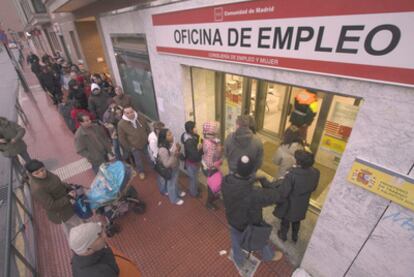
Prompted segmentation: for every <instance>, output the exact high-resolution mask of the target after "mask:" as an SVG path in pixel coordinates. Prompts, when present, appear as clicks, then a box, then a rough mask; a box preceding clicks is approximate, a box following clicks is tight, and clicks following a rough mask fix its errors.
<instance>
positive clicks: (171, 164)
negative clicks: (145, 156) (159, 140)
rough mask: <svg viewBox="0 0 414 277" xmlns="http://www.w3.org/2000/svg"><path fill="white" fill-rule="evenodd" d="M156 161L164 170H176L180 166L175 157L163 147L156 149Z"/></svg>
mask: <svg viewBox="0 0 414 277" xmlns="http://www.w3.org/2000/svg"><path fill="white" fill-rule="evenodd" d="M158 159H159V160H160V161H161V163H162V164H163V165H164V166H165V167H166V168H172V169H176V168H178V166H179V165H180V162H179V160H178V157H177V155H175V154H174V153H173V152H172V151H169V150H168V149H167V148H165V147H160V148H158Z"/></svg>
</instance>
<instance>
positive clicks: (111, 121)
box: [103, 99, 122, 161]
mask: <svg viewBox="0 0 414 277" xmlns="http://www.w3.org/2000/svg"><path fill="white" fill-rule="evenodd" d="M109 102H110V104H109V106H108V109H107V110H106V111H105V113H104V115H103V122H104V126H105V128H106V129H107V130H108V132H109V135H110V136H111V139H112V146H113V148H114V152H115V157H116V159H117V160H119V161H120V160H122V154H121V146H120V145H119V139H118V130H117V126H118V122H119V121H120V120H121V118H122V107H120V106H118V105H117V104H116V103H115V101H114V100H113V99H110V100H109Z"/></svg>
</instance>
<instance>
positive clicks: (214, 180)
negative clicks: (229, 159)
mask: <svg viewBox="0 0 414 277" xmlns="http://www.w3.org/2000/svg"><path fill="white" fill-rule="evenodd" d="M222 180H223V174H221V172H220V171H216V172H215V173H214V174H213V175H210V176H209V177H207V185H208V186H209V188H210V189H211V191H212V192H213V193H217V192H219V191H220V190H221V182H222Z"/></svg>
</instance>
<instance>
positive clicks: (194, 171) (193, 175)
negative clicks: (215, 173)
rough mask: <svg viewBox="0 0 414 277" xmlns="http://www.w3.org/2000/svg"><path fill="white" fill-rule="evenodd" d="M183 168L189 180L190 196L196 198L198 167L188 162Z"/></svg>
mask: <svg viewBox="0 0 414 277" xmlns="http://www.w3.org/2000/svg"><path fill="white" fill-rule="evenodd" d="M185 166H186V168H187V173H188V177H189V178H190V195H191V196H193V197H196V196H197V195H198V171H199V170H200V167H199V166H198V165H197V164H193V163H188V162H186V164H185Z"/></svg>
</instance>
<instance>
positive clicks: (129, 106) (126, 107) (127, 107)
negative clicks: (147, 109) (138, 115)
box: [122, 105, 136, 112]
mask: <svg viewBox="0 0 414 277" xmlns="http://www.w3.org/2000/svg"><path fill="white" fill-rule="evenodd" d="M126 109H133V110H134V111H136V110H135V109H134V107H132V106H131V105H126V106H125V107H124V109H123V110H122V112H125V110H126Z"/></svg>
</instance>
